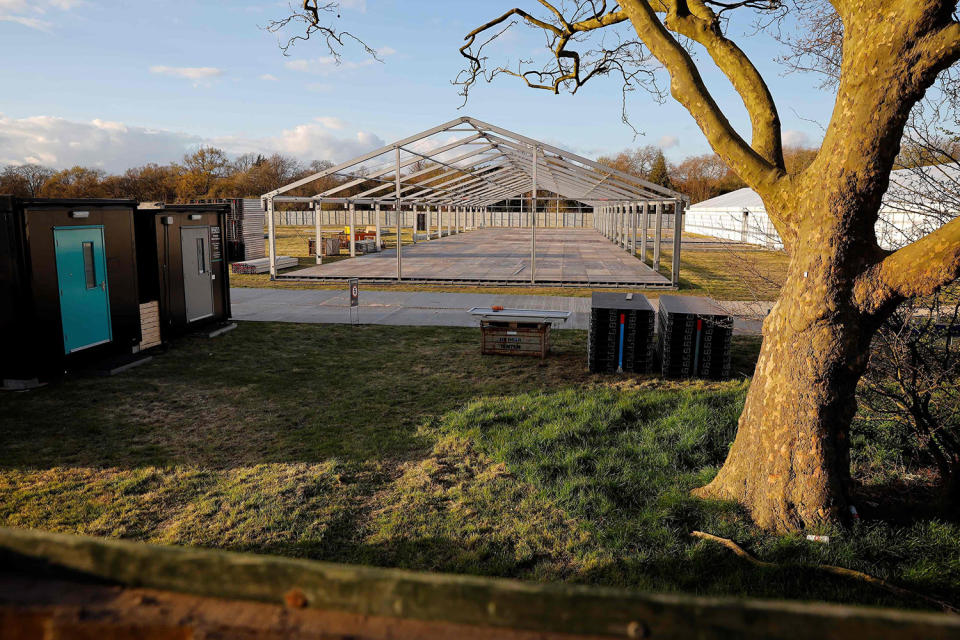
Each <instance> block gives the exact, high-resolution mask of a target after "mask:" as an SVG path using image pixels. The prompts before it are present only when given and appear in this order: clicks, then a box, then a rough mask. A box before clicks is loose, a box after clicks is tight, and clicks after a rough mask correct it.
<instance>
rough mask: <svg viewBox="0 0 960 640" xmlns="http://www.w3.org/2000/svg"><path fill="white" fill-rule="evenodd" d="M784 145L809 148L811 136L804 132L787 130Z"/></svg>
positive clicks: (784, 133) (784, 135)
mask: <svg viewBox="0 0 960 640" xmlns="http://www.w3.org/2000/svg"><path fill="white" fill-rule="evenodd" d="M783 144H784V146H787V147H809V146H810V136H808V135H807V134H806V133H804V132H803V131H797V130H796V129H787V130H786V131H784V132H783Z"/></svg>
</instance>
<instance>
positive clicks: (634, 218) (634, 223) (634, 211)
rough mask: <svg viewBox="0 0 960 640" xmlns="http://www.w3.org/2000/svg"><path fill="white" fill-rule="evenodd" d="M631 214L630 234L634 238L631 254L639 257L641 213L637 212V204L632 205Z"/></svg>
mask: <svg viewBox="0 0 960 640" xmlns="http://www.w3.org/2000/svg"><path fill="white" fill-rule="evenodd" d="M630 213H631V217H630V226H631V229H630V233H631V236H632V238H633V242H632V243H631V247H630V253H631V254H633V255H634V256H636V255H637V216H638V215H640V212H639V211H638V210H637V203H636V202H631V203H630Z"/></svg>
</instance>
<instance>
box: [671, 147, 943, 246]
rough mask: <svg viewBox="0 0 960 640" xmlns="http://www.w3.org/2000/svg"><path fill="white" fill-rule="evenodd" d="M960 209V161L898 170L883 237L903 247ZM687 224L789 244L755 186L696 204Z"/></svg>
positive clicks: (885, 208) (880, 229)
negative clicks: (771, 217)
mask: <svg viewBox="0 0 960 640" xmlns="http://www.w3.org/2000/svg"><path fill="white" fill-rule="evenodd" d="M958 212H960V167H957V166H956V165H952V164H951V165H934V166H929V167H923V168H921V169H900V170H897V171H894V172H893V173H891V174H890V188H889V189H888V190H887V193H886V195H885V196H884V199H883V204H882V205H881V208H880V219H879V220H878V221H877V225H876V233H877V240H878V242H879V243H880V246H881V247H883V248H884V249H896V248H899V247H902V246H904V245H906V244H909V243H910V242H913V241H914V240H916V239H917V238H919V237H920V236H922V235H925V234H927V233H930V232H931V231H933V230H935V229H936V228H937V227H939V226H940V225H942V224H943V223H944V222H945V221H947V220H949V219H950V218H952V217H955V216H956V215H957V214H958ZM684 230H685V231H687V232H688V233H699V234H703V235H707V236H712V237H715V238H723V239H726V240H735V241H737V242H745V243H748V244H755V245H759V246H763V247H767V248H769V249H782V248H783V243H782V242H781V240H780V236H779V234H778V233H777V230H776V229H775V228H774V226H773V223H772V222H771V221H770V218H769V216H768V215H767V210H766V207H765V206H764V204H763V200H761V198H760V195H759V194H757V192H756V191H754V190H753V189H737V190H736V191H731V192H730V193H725V194H723V195H720V196H717V197H716V198H711V199H709V200H704V201H703V202H698V203H697V204H695V205H692V206H691V207H690V208H689V209H688V210H687V214H686V220H685V221H684Z"/></svg>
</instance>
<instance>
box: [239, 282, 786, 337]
mask: <svg viewBox="0 0 960 640" xmlns="http://www.w3.org/2000/svg"><path fill="white" fill-rule="evenodd" d="M230 298H231V301H232V303H233V304H232V310H233V319H234V320H250V321H255V322H303V323H308V324H340V323H344V324H346V323H349V322H350V315H349V314H350V298H349V296H348V294H347V292H346V291H345V290H344V291H323V290H313V289H253V288H246V287H242V288H232V289H230ZM650 302H651V303H652V304H653V306H654V308H656V300H651V301H650ZM721 304H722V305H724V307H725V308H728V309H730V310H731V312H732V313H734V314H737V317H736V319H735V323H734V333H738V334H742V333H745V334H750V333H759V331H760V322H759V321H758V320H756V319H751V318H749V316H751V315H753V314H754V313H756V311H754V309H753V305H749V304H748V303H744V302H732V303H721ZM494 305H501V306H503V307H506V308H508V309H549V310H552V311H570V312H571V316H570V319H569V320H567V322H566V323H564V324H562V325H559V326H558V327H556V328H558V329H584V330H585V329H587V327H588V325H589V323H590V298H573V297H562V296H519V295H501V294H486V293H442V292H429V291H425V292H413V291H363V290H361V291H360V307H359V312H360V322H361V323H362V324H385V325H403V326H423V327H428V326H430V327H476V326H478V324H479V323H478V321H477V319H476V318H474V317H473V316H471V315H470V314H469V313H468V312H467V311H468V310H469V309H471V308H472V307H491V306H494ZM768 308H769V303H763V306H762V309H761V311H760V312H761V313H762V312H764V311H765V310H766V309H768Z"/></svg>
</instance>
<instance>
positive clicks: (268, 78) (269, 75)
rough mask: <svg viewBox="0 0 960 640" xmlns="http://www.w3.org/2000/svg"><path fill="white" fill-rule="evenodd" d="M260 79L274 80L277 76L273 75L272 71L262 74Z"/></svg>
mask: <svg viewBox="0 0 960 640" xmlns="http://www.w3.org/2000/svg"><path fill="white" fill-rule="evenodd" d="M260 79H261V80H266V81H267V82H276V81H277V76H275V75H273V74H272V73H265V74H263V75H262V76H260Z"/></svg>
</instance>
